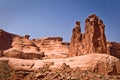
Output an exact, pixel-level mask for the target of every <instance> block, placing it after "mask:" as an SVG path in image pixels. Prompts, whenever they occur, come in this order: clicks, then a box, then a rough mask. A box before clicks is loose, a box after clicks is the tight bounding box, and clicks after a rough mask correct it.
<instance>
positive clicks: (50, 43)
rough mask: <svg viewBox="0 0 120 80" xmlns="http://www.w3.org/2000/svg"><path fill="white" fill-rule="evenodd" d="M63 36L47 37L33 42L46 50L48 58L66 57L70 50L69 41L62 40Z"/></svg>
mask: <svg viewBox="0 0 120 80" xmlns="http://www.w3.org/2000/svg"><path fill="white" fill-rule="evenodd" d="M62 40H63V38H61V37H45V38H40V39H36V40H34V41H33V42H34V43H35V44H36V45H37V46H38V47H39V49H40V51H41V52H44V53H45V55H46V57H47V58H58V57H66V56H67V53H68V52H69V43H67V42H62Z"/></svg>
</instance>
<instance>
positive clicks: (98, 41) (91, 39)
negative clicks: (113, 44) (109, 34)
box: [70, 14, 107, 56]
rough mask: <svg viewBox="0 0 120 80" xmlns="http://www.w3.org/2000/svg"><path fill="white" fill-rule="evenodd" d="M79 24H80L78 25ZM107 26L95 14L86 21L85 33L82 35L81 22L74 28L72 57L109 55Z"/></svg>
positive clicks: (71, 47) (71, 46)
mask: <svg viewBox="0 0 120 80" xmlns="http://www.w3.org/2000/svg"><path fill="white" fill-rule="evenodd" d="M78 23H79V24H78ZM104 28H105V25H104V24H103V21H102V20H101V19H99V17H98V16H96V15H95V14H92V15H90V16H89V17H88V18H87V19H86V21H85V33H84V34H82V33H81V28H80V22H78V21H77V22H76V26H75V28H73V32H72V37H71V42H70V55H72V56H73V55H83V54H89V53H107V46H106V37H105V29H104Z"/></svg>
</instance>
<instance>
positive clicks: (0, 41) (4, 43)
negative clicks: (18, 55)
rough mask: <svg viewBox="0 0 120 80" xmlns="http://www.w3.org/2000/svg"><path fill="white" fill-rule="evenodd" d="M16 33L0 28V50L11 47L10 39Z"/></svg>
mask: <svg viewBox="0 0 120 80" xmlns="http://www.w3.org/2000/svg"><path fill="white" fill-rule="evenodd" d="M15 36H17V35H15V34H11V33H8V32H5V31H3V30H2V29H0V50H1V51H3V50H7V49H9V48H11V45H12V39H13V37H15Z"/></svg>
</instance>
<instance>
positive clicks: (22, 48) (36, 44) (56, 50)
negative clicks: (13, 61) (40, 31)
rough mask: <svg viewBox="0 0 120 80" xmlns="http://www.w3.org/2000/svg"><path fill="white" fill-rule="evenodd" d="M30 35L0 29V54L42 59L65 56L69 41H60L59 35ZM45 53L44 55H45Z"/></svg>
mask: <svg viewBox="0 0 120 80" xmlns="http://www.w3.org/2000/svg"><path fill="white" fill-rule="evenodd" d="M29 37H30V35H25V36H18V35H15V34H11V33H8V32H6V31H4V30H2V29H1V30H0V56H6V57H14V58H21V59H34V58H37V59H42V58H43V57H45V58H58V57H66V56H67V53H68V52H69V43H67V42H62V40H63V38H61V37H46V38H41V39H34V40H30V39H29ZM45 55H46V56H45Z"/></svg>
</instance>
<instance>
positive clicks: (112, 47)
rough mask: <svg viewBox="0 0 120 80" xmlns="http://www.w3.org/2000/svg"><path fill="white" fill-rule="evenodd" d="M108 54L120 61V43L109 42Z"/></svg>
mask: <svg viewBox="0 0 120 80" xmlns="http://www.w3.org/2000/svg"><path fill="white" fill-rule="evenodd" d="M107 48H108V49H107V50H108V51H107V52H108V54H110V55H112V56H115V57H117V58H119V59H120V43H117V42H107Z"/></svg>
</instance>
